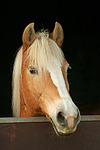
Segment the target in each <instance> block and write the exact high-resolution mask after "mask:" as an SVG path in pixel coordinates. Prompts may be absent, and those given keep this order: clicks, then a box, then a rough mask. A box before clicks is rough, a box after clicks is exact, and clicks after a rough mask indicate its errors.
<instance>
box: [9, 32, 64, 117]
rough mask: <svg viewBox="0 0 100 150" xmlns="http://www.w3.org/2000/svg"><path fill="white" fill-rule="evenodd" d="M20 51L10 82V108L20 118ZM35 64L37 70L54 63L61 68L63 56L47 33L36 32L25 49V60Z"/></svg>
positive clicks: (20, 51)
mask: <svg viewBox="0 0 100 150" xmlns="http://www.w3.org/2000/svg"><path fill="white" fill-rule="evenodd" d="M22 49H23V47H21V49H20V50H19V51H18V53H17V56H16V59H15V63H14V68H13V82H12V89H13V91H12V107H13V115H14V116H16V117H19V116H20V82H21V67H22ZM28 58H29V59H30V61H31V62H33V63H35V65H37V66H38V67H39V69H43V70H45V69H47V68H48V67H49V66H51V65H52V66H53V64H54V63H59V65H60V66H62V64H63V61H64V55H63V52H62V50H61V49H60V48H59V46H58V45H57V44H56V43H55V42H54V41H53V40H52V39H50V38H49V33H48V32H46V31H43V32H38V33H37V34H36V39H35V41H34V42H33V44H32V45H31V46H30V47H29V48H28V49H27V59H28Z"/></svg>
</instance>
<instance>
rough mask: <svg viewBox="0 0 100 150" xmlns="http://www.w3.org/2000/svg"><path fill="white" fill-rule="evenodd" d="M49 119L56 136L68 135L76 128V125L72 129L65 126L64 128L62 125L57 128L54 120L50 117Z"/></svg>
mask: <svg viewBox="0 0 100 150" xmlns="http://www.w3.org/2000/svg"><path fill="white" fill-rule="evenodd" d="M49 120H50V122H51V123H52V126H53V128H54V131H55V132H56V134H57V135H58V136H69V135H71V134H72V133H74V132H75V131H76V129H77V126H76V127H75V128H74V129H73V130H68V129H67V128H65V129H64V128H63V127H59V128H58V127H57V125H55V123H54V121H53V120H52V119H51V118H50V119H49Z"/></svg>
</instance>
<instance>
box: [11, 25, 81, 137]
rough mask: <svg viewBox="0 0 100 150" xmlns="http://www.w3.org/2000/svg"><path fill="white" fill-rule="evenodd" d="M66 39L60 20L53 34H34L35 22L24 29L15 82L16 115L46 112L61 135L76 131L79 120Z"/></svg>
mask: <svg viewBox="0 0 100 150" xmlns="http://www.w3.org/2000/svg"><path fill="white" fill-rule="evenodd" d="M63 39H64V33H63V28H62V26H61V25H60V24H59V23H58V22H56V23H55V28H54V30H53V32H52V33H51V34H49V32H47V30H41V31H40V32H37V33H35V29H34V23H30V24H29V25H28V26H27V27H26V28H25V30H24V32H23V36H22V42H23V45H22V47H21V48H20V49H19V51H18V53H17V56H16V59H15V63H14V68H13V81H12V89H13V92H12V107H13V116H15V117H32V116H39V114H41V113H43V114H44V115H46V117H47V118H48V119H49V120H50V121H51V122H52V124H53V127H54V129H55V132H56V134H58V135H67V134H70V133H73V132H74V131H75V130H76V128H77V125H78V123H79V122H80V111H79V109H78V107H77V106H76V105H75V104H74V102H73V101H72V98H71V96H70V94H69V84H68V79H67V69H68V67H69V64H68V62H67V61H66V59H65V58H64V54H63V52H62V50H61V46H62V43H63Z"/></svg>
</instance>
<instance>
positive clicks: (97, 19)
mask: <svg viewBox="0 0 100 150" xmlns="http://www.w3.org/2000/svg"><path fill="white" fill-rule="evenodd" d="M56 21H57V22H59V23H60V24H61V25H62V26H63V29H64V36H65V39H64V43H63V47H62V49H63V52H64V54H65V57H66V59H67V61H68V62H69V64H70V66H71V67H72V69H71V70H69V71H68V79H69V82H70V93H71V96H72V98H73V101H74V102H75V103H76V104H77V105H78V106H79V107H80V109H81V107H83V106H85V105H90V104H93V106H94V108H96V107H97V106H100V93H99V89H100V86H99V84H100V69H99V68H100V67H99V66H100V61H99V60H100V58H99V57H100V53H99V51H100V2H99V1H98V2H96V1H94V2H91V3H87V1H83V2H78V1H74V2H72V1H71V0H69V1H67V0H65V1H63V0H62V1H58V2H57V1H55V3H54V2H52V1H46V2H45V3H43V2H42V1H37V2H35V3H34V1H32V2H31V1H29V2H28V1H27V2H26V3H25V1H24V2H21V3H16V2H15V1H13V3H11V4H10V2H9V1H8V2H6V1H5V2H4V3H2V4H1V5H0V39H1V40H0V51H1V53H0V116H2V117H3V116H11V115H12V112H11V78H12V67H13V62H14V58H15V55H16V52H17V50H18V48H19V47H20V46H21V45H22V33H23V30H24V28H25V27H26V26H27V25H28V24H29V23H31V22H34V23H35V30H36V31H38V30H40V29H42V28H44V29H49V31H50V32H52V31H53V28H54V24H55V22H56ZM95 104H96V105H95ZM99 109H100V107H99ZM82 113H84V112H82Z"/></svg>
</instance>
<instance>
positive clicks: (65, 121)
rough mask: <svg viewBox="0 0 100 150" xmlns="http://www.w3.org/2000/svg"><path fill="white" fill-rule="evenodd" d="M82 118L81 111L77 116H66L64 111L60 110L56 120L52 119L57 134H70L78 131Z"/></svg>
mask: <svg viewBox="0 0 100 150" xmlns="http://www.w3.org/2000/svg"><path fill="white" fill-rule="evenodd" d="M80 120H81V117H80V112H79V111H78V113H77V116H68V117H66V116H65V115H64V113H63V112H58V113H57V116H56V120H53V119H50V121H51V122H52V125H53V127H54V130H55V132H56V134H57V135H69V134H71V133H73V132H75V131H76V129H77V125H78V124H79V122H80Z"/></svg>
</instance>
